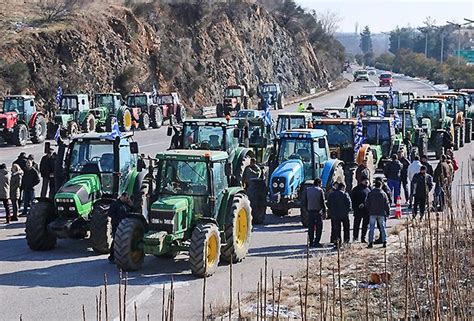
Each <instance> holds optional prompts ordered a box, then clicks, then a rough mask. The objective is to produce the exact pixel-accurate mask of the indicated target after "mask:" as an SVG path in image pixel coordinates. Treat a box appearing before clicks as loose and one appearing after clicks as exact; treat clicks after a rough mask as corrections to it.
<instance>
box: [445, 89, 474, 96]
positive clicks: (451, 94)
mask: <svg viewBox="0 0 474 321" xmlns="http://www.w3.org/2000/svg"><path fill="white" fill-rule="evenodd" d="M464 90H465V89H463V91H464ZM468 90H469V89H468ZM470 90H473V89H470ZM471 92H472V91H471ZM442 95H450V96H467V93H466V92H459V91H445V92H444V93H442Z"/></svg>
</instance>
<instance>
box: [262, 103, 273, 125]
mask: <svg viewBox="0 0 474 321" xmlns="http://www.w3.org/2000/svg"><path fill="white" fill-rule="evenodd" d="M270 99H271V98H270ZM270 99H265V100H264V103H263V108H264V110H263V111H262V118H263V120H264V121H265V124H266V125H268V126H271V124H272V114H270V104H269V103H268V101H269V100H270Z"/></svg>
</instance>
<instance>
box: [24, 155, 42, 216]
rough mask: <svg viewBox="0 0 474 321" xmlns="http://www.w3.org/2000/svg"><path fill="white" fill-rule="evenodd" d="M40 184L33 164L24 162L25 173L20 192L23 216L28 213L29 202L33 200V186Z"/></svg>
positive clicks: (29, 161)
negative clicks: (21, 193) (21, 194)
mask: <svg viewBox="0 0 474 321" xmlns="http://www.w3.org/2000/svg"><path fill="white" fill-rule="evenodd" d="M39 182H40V178H39V175H38V172H37V171H36V169H35V168H34V167H33V162H32V161H31V160H28V161H27V162H26V168H25V172H24V174H23V179H22V181H21V190H22V191H23V213H22V214H23V216H26V214H27V213H28V207H30V204H31V201H32V200H33V199H34V198H35V186H36V185H38V184H39Z"/></svg>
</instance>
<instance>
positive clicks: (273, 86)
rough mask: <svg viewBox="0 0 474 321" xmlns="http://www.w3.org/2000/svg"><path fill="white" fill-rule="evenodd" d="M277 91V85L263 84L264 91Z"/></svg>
mask: <svg viewBox="0 0 474 321" xmlns="http://www.w3.org/2000/svg"><path fill="white" fill-rule="evenodd" d="M276 91H277V87H276V86H275V85H268V86H262V92H263V93H274V92H276Z"/></svg>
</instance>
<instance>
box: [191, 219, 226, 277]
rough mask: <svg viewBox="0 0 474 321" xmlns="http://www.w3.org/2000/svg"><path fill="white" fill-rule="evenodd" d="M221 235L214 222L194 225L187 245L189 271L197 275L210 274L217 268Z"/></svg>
mask: <svg viewBox="0 0 474 321" xmlns="http://www.w3.org/2000/svg"><path fill="white" fill-rule="evenodd" d="M220 244H221V237H220V233H219V229H218V228H217V226H216V225H215V224H212V223H207V224H200V225H198V226H196V227H195V228H194V230H193V234H192V236H191V245H190V246H189V263H190V265H191V272H192V273H193V274H194V275H196V276H199V277H205V276H211V275H212V274H214V273H215V272H216V270H217V266H218V265H219V257H220V254H221V246H220Z"/></svg>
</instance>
